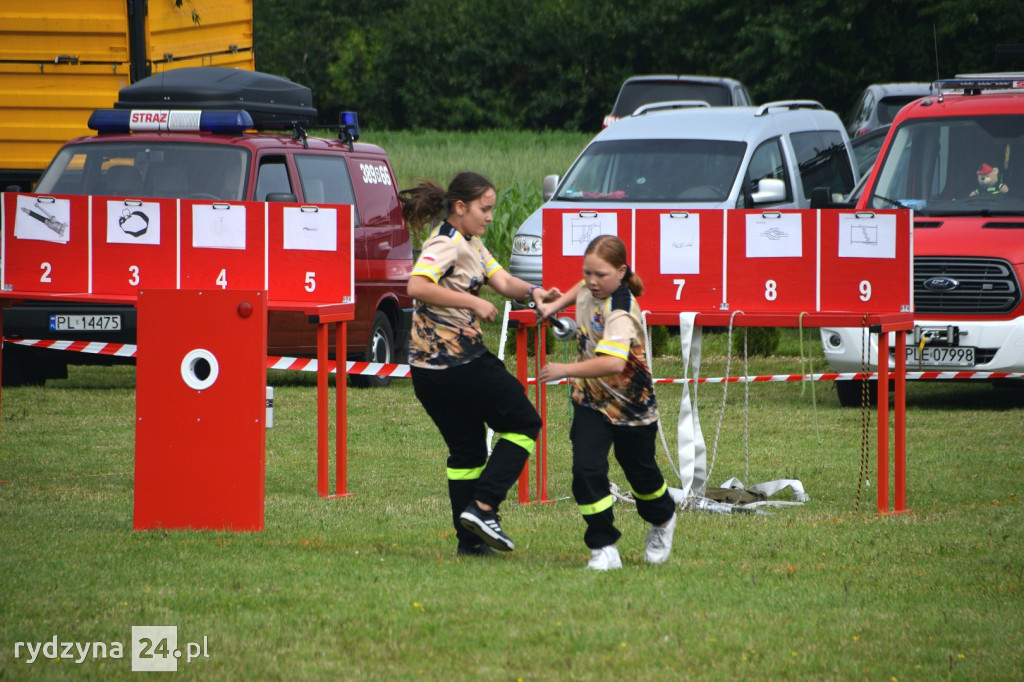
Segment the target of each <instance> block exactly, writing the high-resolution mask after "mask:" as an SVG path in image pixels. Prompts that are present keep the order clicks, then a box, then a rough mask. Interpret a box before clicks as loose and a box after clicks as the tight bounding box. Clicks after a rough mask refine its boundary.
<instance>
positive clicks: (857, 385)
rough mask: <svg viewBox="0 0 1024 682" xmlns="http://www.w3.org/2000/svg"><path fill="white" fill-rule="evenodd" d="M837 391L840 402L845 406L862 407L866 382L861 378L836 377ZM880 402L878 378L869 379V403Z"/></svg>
mask: <svg viewBox="0 0 1024 682" xmlns="http://www.w3.org/2000/svg"><path fill="white" fill-rule="evenodd" d="M835 383H836V393H837V394H838V395H839V404H840V405H842V406H843V407H860V406H861V404H862V401H863V396H862V392H863V387H862V384H863V383H864V382H863V381H861V380H860V379H836V382H835ZM877 403H878V380H877V379H871V380H870V381H868V405H876V404H877Z"/></svg>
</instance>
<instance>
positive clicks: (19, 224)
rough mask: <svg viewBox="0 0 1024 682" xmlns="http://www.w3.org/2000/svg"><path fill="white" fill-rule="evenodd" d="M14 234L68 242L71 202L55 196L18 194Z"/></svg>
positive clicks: (19, 237)
mask: <svg viewBox="0 0 1024 682" xmlns="http://www.w3.org/2000/svg"><path fill="white" fill-rule="evenodd" d="M14 236H15V237H17V238H18V239H35V240H38V241H42V242H53V243H55V244H67V243H68V240H69V239H71V202H70V201H69V200H67V199H56V198H54V197H28V196H20V195H19V196H18V211H17V213H15V217H14Z"/></svg>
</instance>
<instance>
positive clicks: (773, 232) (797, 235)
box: [747, 213, 803, 258]
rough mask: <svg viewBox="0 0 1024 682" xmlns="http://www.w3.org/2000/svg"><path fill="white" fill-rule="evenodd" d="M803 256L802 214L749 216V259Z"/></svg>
mask: <svg viewBox="0 0 1024 682" xmlns="http://www.w3.org/2000/svg"><path fill="white" fill-rule="evenodd" d="M802 255H803V225H802V223H801V220H800V214H798V213H768V214H748V215H747V258H800V257H801V256H802Z"/></svg>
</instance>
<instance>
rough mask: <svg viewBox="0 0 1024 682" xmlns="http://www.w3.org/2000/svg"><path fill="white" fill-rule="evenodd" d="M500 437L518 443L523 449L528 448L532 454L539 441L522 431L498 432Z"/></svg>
mask: <svg viewBox="0 0 1024 682" xmlns="http://www.w3.org/2000/svg"><path fill="white" fill-rule="evenodd" d="M498 438H499V439H500V438H504V439H505V440H507V441H508V442H509V443H512V444H514V445H518V446H519V447H521V448H522V449H523V450H526V451H527V452H528V453H530V454H531V455H532V454H533V449H534V447H536V445H537V442H536V441H535V440H533V439H532V438H530V437H529V436H524V435H523V434H521V433H499V434H498Z"/></svg>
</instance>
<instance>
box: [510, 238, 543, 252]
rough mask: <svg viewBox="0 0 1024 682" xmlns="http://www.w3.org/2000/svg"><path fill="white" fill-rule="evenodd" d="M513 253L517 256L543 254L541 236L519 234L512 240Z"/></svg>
mask: <svg viewBox="0 0 1024 682" xmlns="http://www.w3.org/2000/svg"><path fill="white" fill-rule="evenodd" d="M512 253H514V254H515V255H517V256H539V255H541V238H540V237H532V236H530V235H517V236H516V237H515V238H514V239H513V240H512Z"/></svg>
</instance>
